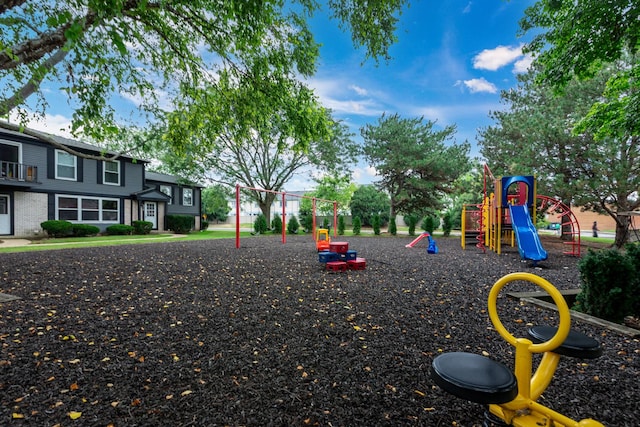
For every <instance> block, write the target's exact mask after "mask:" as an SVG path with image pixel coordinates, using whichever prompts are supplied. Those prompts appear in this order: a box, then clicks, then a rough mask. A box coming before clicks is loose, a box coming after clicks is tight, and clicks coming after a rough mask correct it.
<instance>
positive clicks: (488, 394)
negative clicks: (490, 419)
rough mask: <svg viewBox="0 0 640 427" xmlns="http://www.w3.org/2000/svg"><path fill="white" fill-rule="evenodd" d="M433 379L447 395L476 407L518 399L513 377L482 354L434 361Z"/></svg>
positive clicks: (457, 354) (460, 354)
mask: <svg viewBox="0 0 640 427" xmlns="http://www.w3.org/2000/svg"><path fill="white" fill-rule="evenodd" d="M431 378H433V380H434V381H435V383H436V384H437V385H438V386H440V387H441V388H442V389H443V390H445V391H446V392H448V393H450V394H453V395H454V396H457V397H460V398H462V399H466V400H469V401H471V402H476V403H483V404H490V403H506V402H510V401H512V400H513V399H514V398H515V397H516V396H517V395H518V383H517V381H516V377H515V376H514V375H513V373H512V372H511V371H510V370H509V369H508V368H507V367H506V366H504V365H503V364H502V363H499V362H496V361H494V360H491V359H489V358H487V357H484V356H480V355H479V354H473V353H465V352H452V353H444V354H441V355H439V356H438V357H436V358H435V359H434V360H433V363H432V365H431Z"/></svg>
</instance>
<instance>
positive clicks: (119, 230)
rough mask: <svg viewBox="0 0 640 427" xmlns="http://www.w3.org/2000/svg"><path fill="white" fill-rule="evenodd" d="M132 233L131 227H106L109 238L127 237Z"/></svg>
mask: <svg viewBox="0 0 640 427" xmlns="http://www.w3.org/2000/svg"><path fill="white" fill-rule="evenodd" d="M132 233H133V227H132V226H130V225H126V224H114V225H110V226H108V227H107V234H108V235H110V236H128V235H129V234H132Z"/></svg>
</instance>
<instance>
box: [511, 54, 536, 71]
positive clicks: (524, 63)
mask: <svg viewBox="0 0 640 427" xmlns="http://www.w3.org/2000/svg"><path fill="white" fill-rule="evenodd" d="M531 63H533V56H531V55H525V56H523V57H522V58H521V59H518V60H517V61H516V62H515V64H513V72H514V73H526V72H527V71H528V70H529V67H530V66H531Z"/></svg>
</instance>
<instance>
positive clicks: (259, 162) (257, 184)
mask: <svg viewBox="0 0 640 427" xmlns="http://www.w3.org/2000/svg"><path fill="white" fill-rule="evenodd" d="M186 110H188V111H190V113H187V114H188V115H189V116H190V117H194V115H193V114H192V113H193V111H194V110H195V111H198V110H199V107H197V108H195V109H194V108H191V109H186ZM183 111H184V110H180V111H176V112H173V113H171V114H170V115H169V116H168V122H169V123H170V124H171V123H172V122H173V120H174V117H175V116H179V118H182V117H183ZM321 112H322V114H326V118H325V119H326V121H327V123H329V132H328V136H327V137H326V138H319V139H316V140H312V141H311V142H309V143H308V147H309V149H308V150H304V151H303V150H299V149H296V148H295V144H289V143H287V142H288V139H287V138H283V135H282V134H283V133H286V132H287V131H286V129H288V124H287V123H286V122H283V121H282V120H281V115H280V114H279V110H274V111H273V112H271V114H268V115H266V116H265V117H263V118H261V119H260V120H259V123H258V124H257V125H256V129H263V130H264V132H262V131H257V130H256V131H251V132H249V133H247V134H245V135H244V136H242V135H239V134H238V133H236V128H235V127H234V126H232V125H228V126H225V127H224V128H220V129H218V128H217V127H215V126H211V124H210V123H209V122H207V123H204V124H202V125H200V126H197V128H196V127H194V128H192V129H190V130H188V131H186V132H188V136H189V137H190V140H189V146H188V147H185V148H188V150H186V151H185V155H184V156H180V155H176V153H175V152H174V151H173V150H171V149H168V150H167V149H166V148H165V147H164V143H165V142H166V141H167V140H173V141H175V144H174V143H170V144H169V145H170V146H175V145H176V144H179V143H180V142H181V141H183V139H182V138H184V137H187V135H185V133H184V132H185V130H184V129H185V128H184V127H181V126H171V125H169V126H170V129H169V131H167V132H165V133H164V135H163V139H161V140H159V145H160V147H159V148H161V150H162V149H164V150H163V152H162V154H161V156H160V158H161V160H162V162H163V168H164V169H165V170H166V171H168V172H171V173H173V174H177V175H181V176H185V175H186V176H185V177H189V173H191V174H190V177H191V178H195V177H203V176H204V177H206V178H208V179H209V180H211V181H215V182H218V183H222V184H226V185H229V186H235V185H236V184H241V185H243V186H246V187H251V188H259V189H263V190H269V191H282V189H283V188H284V187H285V185H286V184H287V182H289V181H290V180H291V179H292V178H294V177H295V176H296V174H300V173H305V174H310V173H311V174H312V176H313V173H312V172H314V173H316V174H318V175H317V176H316V178H318V179H319V178H321V177H322V175H325V174H328V175H332V176H341V175H344V174H348V172H350V167H351V165H352V164H353V163H354V162H355V160H356V155H357V144H356V143H355V142H354V141H353V139H352V136H353V135H352V134H351V133H350V132H349V131H348V128H347V127H346V125H344V124H343V123H341V122H339V121H333V120H332V119H331V117H330V115H329V112H328V111H324V110H323V111H321ZM288 138H291V137H290V136H288ZM248 196H249V197H250V198H251V199H252V200H254V201H255V202H256V203H258V205H259V206H260V209H261V211H262V213H263V214H264V215H265V217H266V218H267V219H270V213H271V212H270V209H271V205H272V203H273V201H274V200H275V197H276V194H275V193H272V192H262V191H251V192H249V193H248Z"/></svg>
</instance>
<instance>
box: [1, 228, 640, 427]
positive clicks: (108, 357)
mask: <svg viewBox="0 0 640 427" xmlns="http://www.w3.org/2000/svg"><path fill="white" fill-rule="evenodd" d="M341 240H342V239H341ZM343 240H345V241H347V242H348V243H349V248H350V249H353V250H356V251H357V253H358V256H359V257H364V258H366V260H367V268H366V269H365V270H361V271H348V272H341V273H332V272H327V271H324V270H323V268H322V267H323V265H322V264H320V263H319V262H318V256H317V253H316V251H315V247H314V244H313V241H312V240H311V237H309V236H289V237H288V238H287V243H286V244H284V245H283V244H282V243H281V242H280V238H279V237H275V236H262V237H254V238H250V239H244V240H242V242H241V248H239V249H236V248H235V245H234V241H233V240H208V241H196V242H171V243H155V244H139V245H129V246H118V247H101V248H92V249H63V250H52V251H46V252H32V253H13V254H0V292H1V293H6V294H11V295H15V296H18V297H20V298H21V299H20V300H15V301H9V302H4V303H0V344H1V349H0V425H15V426H20V425H30V426H55V425H59V426H72V425H78V426H80V425H82V426H108V425H112V426H160V425H163V426H164V425H171V426H223V425H229V426H243V425H246V426H307V425H308V426H314V425H318V426H414V425H417V426H479V425H480V424H481V421H482V413H483V408H482V407H481V406H480V405H477V404H473V403H469V402H466V401H463V400H460V399H457V398H452V397H450V396H449V395H447V394H446V393H445V392H444V391H443V390H441V389H440V388H438V387H436V386H435V385H434V382H433V381H432V380H431V378H430V377H429V369H430V366H431V362H432V360H433V358H434V357H435V356H437V355H438V354H439V353H441V352H443V351H469V352H474V353H483V352H485V353H486V354H488V355H489V356H490V357H491V358H493V359H495V360H499V361H502V362H503V363H505V364H507V365H508V366H513V356H514V354H513V348H512V347H511V346H510V345H508V344H507V343H506V342H505V341H504V340H503V339H502V338H501V337H500V336H499V335H498V334H497V332H496V331H495V329H494V328H493V327H492V325H491V322H490V320H489V318H488V316H487V311H486V305H487V296H488V292H489V289H490V288H491V286H492V284H493V283H494V282H495V281H496V280H497V279H499V278H500V277H502V276H503V275H504V274H507V273H511V272H516V271H526V272H532V273H535V274H538V275H540V276H542V277H544V278H545V279H547V280H549V281H550V282H552V283H553V284H555V285H556V286H557V287H558V288H560V289H573V288H576V287H578V286H579V273H578V270H577V268H576V265H577V261H578V260H577V259H576V258H573V257H569V256H564V255H562V254H561V249H562V248H563V247H562V245H555V244H551V243H549V247H550V248H551V249H548V250H549V252H550V257H549V259H548V260H547V261H544V262H541V263H539V264H538V266H537V267H533V266H532V265H531V264H530V263H528V262H522V261H521V260H520V258H519V255H518V252H517V250H515V249H514V248H507V249H505V252H504V253H503V254H502V255H497V254H495V253H491V252H488V251H487V253H482V251H479V250H477V249H476V248H474V247H468V248H467V250H464V251H463V250H462V248H461V247H460V243H459V239H457V238H440V239H437V242H438V246H439V253H438V254H427V251H426V247H427V244H426V242H425V241H424V240H423V241H422V242H420V243H419V244H418V245H417V247H416V248H414V249H409V248H406V247H405V245H406V244H407V243H409V242H410V241H411V238H410V237H408V236H403V237H348V238H344V239H343ZM545 244H546V243H545ZM556 246H557V247H558V248H559V249H556ZM527 290H537V289H536V288H535V286H533V285H530V284H526V283H523V282H515V283H512V284H511V285H509V286H508V288H507V289H506V290H505V292H507V291H527ZM502 296H503V297H501V298H500V303H499V312H500V314H501V316H502V317H501V320H502V322H503V324H504V325H505V326H506V327H507V328H508V329H509V330H510V331H511V332H512V333H513V334H514V335H516V336H525V330H526V327H527V325H530V324H555V322H556V321H557V317H556V315H555V313H554V312H551V311H546V310H543V309H541V308H538V307H536V306H531V305H522V304H520V303H519V302H518V301H516V300H513V299H511V298H508V297H507V296H506V295H502ZM573 328H575V329H577V330H580V331H582V332H584V333H586V334H588V335H590V336H592V337H595V338H597V339H598V340H599V341H601V342H602V346H603V348H604V354H603V356H602V357H601V358H599V359H596V360H577V359H571V358H563V359H562V360H561V362H560V366H559V368H558V370H557V372H556V376H555V377H554V380H553V382H552V383H551V386H550V387H549V388H548V389H547V391H546V392H545V393H544V395H543V397H542V398H541V402H542V403H543V404H545V405H547V406H549V407H551V408H553V409H555V410H557V411H559V412H561V413H563V414H565V415H567V416H569V417H571V418H573V419H576V420H579V419H583V418H594V419H597V420H599V421H601V422H602V423H603V424H605V425H607V426H630V427H631V426H637V425H638V423H639V421H638V401H639V400H640V392H639V391H638V379H639V372H640V362H639V353H640V343H639V342H638V340H637V339H633V338H630V337H628V336H624V335H621V334H618V333H616V332H611V331H609V330H607V329H604V328H602V327H597V326H592V325H589V324H585V323H580V322H574V324H573Z"/></svg>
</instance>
